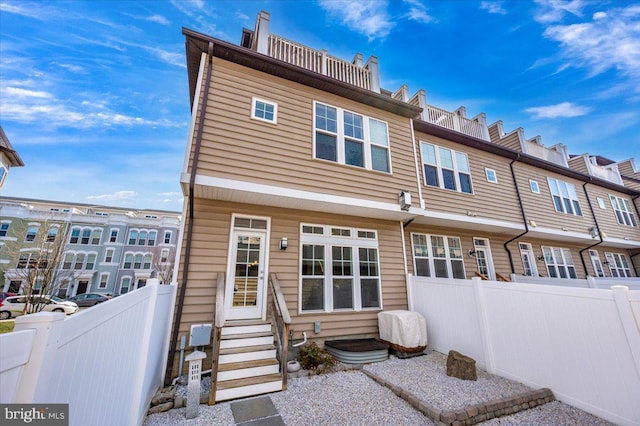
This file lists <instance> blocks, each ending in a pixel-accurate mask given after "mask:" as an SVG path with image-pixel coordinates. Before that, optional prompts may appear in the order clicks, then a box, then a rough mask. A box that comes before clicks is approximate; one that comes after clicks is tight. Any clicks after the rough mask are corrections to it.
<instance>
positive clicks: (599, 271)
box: [589, 250, 604, 277]
mask: <svg viewBox="0 0 640 426" xmlns="http://www.w3.org/2000/svg"><path fill="white" fill-rule="evenodd" d="M589 256H590V257H591V264H592V265H593V270H594V271H595V272H596V277H604V268H603V267H602V262H601V261H600V255H599V254H598V252H597V251H596V250H589Z"/></svg>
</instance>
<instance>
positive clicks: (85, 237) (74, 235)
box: [69, 228, 102, 246]
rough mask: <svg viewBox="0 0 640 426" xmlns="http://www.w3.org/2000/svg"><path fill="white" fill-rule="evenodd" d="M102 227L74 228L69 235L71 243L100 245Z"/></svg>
mask: <svg viewBox="0 0 640 426" xmlns="http://www.w3.org/2000/svg"><path fill="white" fill-rule="evenodd" d="M100 237H102V229H91V228H73V229H71V236H70V237H69V244H92V245H96V246H97V245H99V244H100Z"/></svg>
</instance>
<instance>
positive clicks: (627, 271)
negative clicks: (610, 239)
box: [604, 253, 631, 278]
mask: <svg viewBox="0 0 640 426" xmlns="http://www.w3.org/2000/svg"><path fill="white" fill-rule="evenodd" d="M604 256H605V257H606V258H607V262H608V263H609V270H610V271H611V276H612V277H616V278H617V277H630V276H631V268H630V267H629V262H628V261H627V256H625V255H624V254H620V253H605V254H604Z"/></svg>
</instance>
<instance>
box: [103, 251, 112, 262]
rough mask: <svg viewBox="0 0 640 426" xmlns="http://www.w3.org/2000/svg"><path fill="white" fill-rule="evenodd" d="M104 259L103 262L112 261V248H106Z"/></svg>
mask: <svg viewBox="0 0 640 426" xmlns="http://www.w3.org/2000/svg"><path fill="white" fill-rule="evenodd" d="M104 261H105V263H111V262H113V249H108V250H107V251H106V254H105V255H104Z"/></svg>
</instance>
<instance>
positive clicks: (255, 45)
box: [242, 11, 380, 93]
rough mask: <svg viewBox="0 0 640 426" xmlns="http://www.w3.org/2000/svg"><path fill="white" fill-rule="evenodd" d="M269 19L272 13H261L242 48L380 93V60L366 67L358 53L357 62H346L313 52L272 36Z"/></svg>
mask: <svg viewBox="0 0 640 426" xmlns="http://www.w3.org/2000/svg"><path fill="white" fill-rule="evenodd" d="M269 19H270V18H269V13H267V12H264V11H262V12H260V13H259V14H258V18H257V20H256V27H255V30H254V31H253V34H251V33H250V32H248V30H245V31H244V32H243V42H242V45H243V46H245V47H250V48H251V49H253V50H255V51H257V52H259V53H262V54H265V55H267V56H270V57H272V58H275V59H278V60H281V61H284V62H287V63H289V64H292V65H295V66H298V67H301V68H304V69H307V70H309V71H313V72H316V73H318V74H322V75H326V76H328V77H331V78H335V79H336V80H339V81H342V82H344V83H348V84H352V85H354V86H357V87H360V88H362V89H366V90H371V91H373V92H376V93H380V77H379V75H378V58H376V57H375V56H371V57H369V59H368V60H367V62H366V63H364V64H363V57H362V54H360V53H358V54H356V55H355V57H354V58H353V61H351V62H348V61H343V60H342V59H338V58H336V57H335V56H331V55H329V54H327V51H326V50H316V49H312V48H310V47H307V46H304V45H302V44H300V43H296V42H294V41H291V40H287V39H285V38H283V37H280V36H277V35H275V34H271V33H269Z"/></svg>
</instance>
